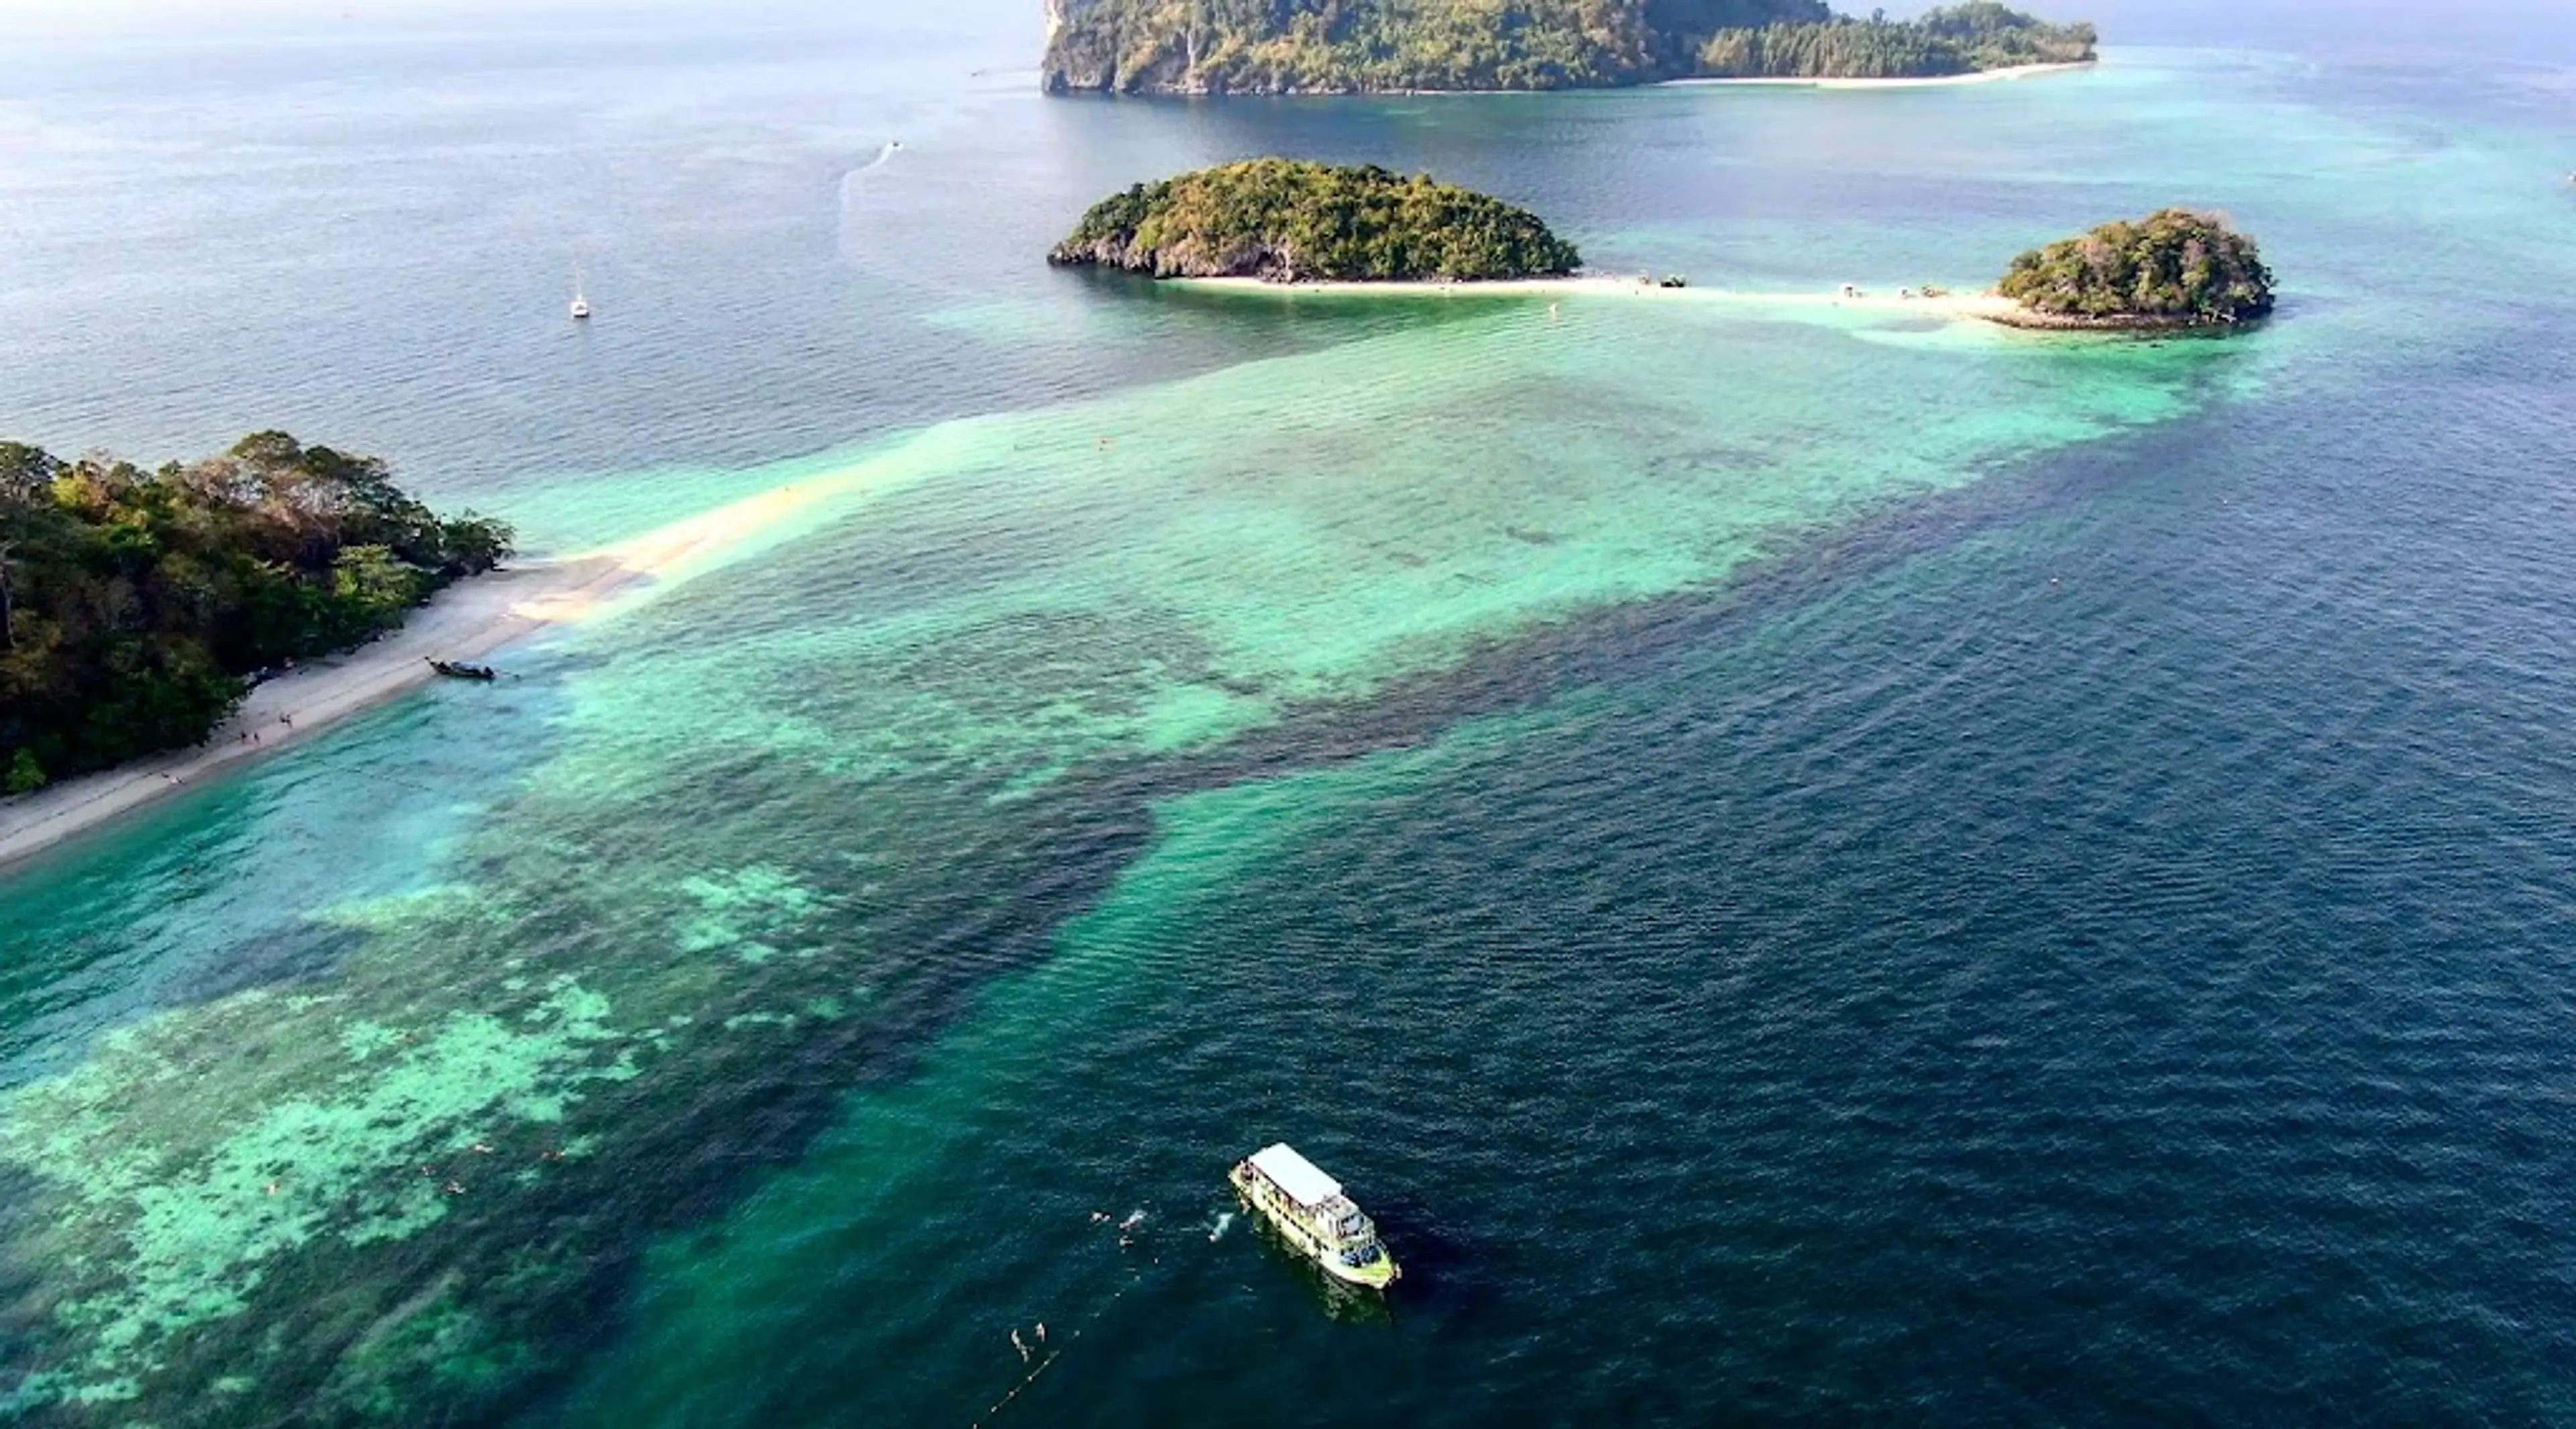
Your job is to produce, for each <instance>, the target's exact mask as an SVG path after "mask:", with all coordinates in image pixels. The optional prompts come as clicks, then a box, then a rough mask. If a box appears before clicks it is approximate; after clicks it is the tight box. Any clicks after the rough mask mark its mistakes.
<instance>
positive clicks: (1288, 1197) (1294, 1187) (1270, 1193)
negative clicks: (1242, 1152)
mask: <svg viewBox="0 0 2576 1429" xmlns="http://www.w3.org/2000/svg"><path fill="white" fill-rule="evenodd" d="M1227 1179H1228V1180H1230V1181H1232V1182H1233V1183H1234V1189H1235V1190H1236V1192H1238V1193H1239V1194H1241V1195H1242V1197H1243V1200H1244V1204H1246V1205H1248V1206H1250V1207H1252V1209H1254V1210H1256V1211H1259V1212H1260V1213H1261V1215H1262V1218H1263V1219H1265V1220H1267V1221H1269V1222H1270V1224H1271V1225H1273V1226H1275V1227H1277V1228H1278V1230H1279V1233H1280V1234H1281V1235H1283V1236H1286V1237H1287V1238H1288V1243H1289V1244H1291V1245H1293V1246H1295V1247H1297V1249H1299V1250H1300V1251H1303V1252H1304V1253H1305V1254H1306V1255H1307V1256H1308V1257H1310V1258H1311V1259H1313V1261H1314V1262H1315V1263H1316V1264H1317V1265H1320V1266H1322V1267H1324V1270H1325V1273H1327V1274H1329V1275H1331V1276H1332V1277H1333V1278H1334V1279H1336V1280H1340V1281H1344V1282H1346V1283H1348V1284H1352V1285H1360V1286H1366V1287H1367V1288H1369V1289H1371V1290H1384V1289H1385V1288H1386V1287H1388V1286H1390V1285H1393V1284H1394V1283H1395V1281H1396V1278H1397V1276H1399V1275H1400V1274H1402V1272H1401V1271H1399V1270H1398V1269H1397V1268H1396V1264H1395V1257H1394V1256H1391V1255H1389V1254H1387V1252H1386V1246H1385V1244H1384V1243H1383V1242H1381V1241H1380V1240H1379V1239H1378V1238H1377V1226H1376V1224H1375V1223H1374V1222H1372V1221H1370V1220H1369V1218H1368V1217H1367V1216H1365V1215H1363V1214H1361V1213H1360V1208H1359V1207H1358V1206H1356V1205H1353V1204H1352V1203H1351V1198H1350V1197H1348V1196H1345V1195H1343V1194H1342V1183H1341V1182H1339V1181H1336V1180H1334V1179H1333V1178H1332V1177H1330V1176H1327V1175H1325V1174H1324V1173H1323V1171H1322V1170H1321V1169H1320V1168H1319V1167H1317V1166H1316V1165H1315V1163H1314V1162H1312V1161H1309V1160H1307V1159H1306V1158H1305V1157H1303V1156H1300V1155H1298V1154H1297V1151H1296V1148H1294V1147H1292V1146H1290V1145H1289V1144H1288V1143H1286V1142H1284V1141H1283V1142H1280V1143H1278V1144H1276V1145H1273V1146H1267V1147H1264V1148H1262V1149H1261V1150H1259V1151H1256V1152H1254V1153H1253V1154H1252V1155H1251V1156H1248V1157H1246V1158H1245V1159H1243V1160H1242V1161H1239V1162H1236V1163H1235V1167H1234V1174H1233V1175H1231V1176H1229V1177H1228V1178H1227Z"/></svg>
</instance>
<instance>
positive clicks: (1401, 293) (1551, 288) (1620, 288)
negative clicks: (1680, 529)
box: [1165, 274, 2020, 321]
mask: <svg viewBox="0 0 2576 1429" xmlns="http://www.w3.org/2000/svg"><path fill="white" fill-rule="evenodd" d="M1165 281H1167V282H1172V283H1176V284H1179V285H1181V286H1183V287H1188V288H1205V289H1208V290H1210V291H1214V292H1230V293H1272V294H1277V295H1280V296H1285V297H1296V296H1300V295H1304V294H1317V295H1322V296H1333V297H1345V296H1349V297H1359V296H1365V297H1412V298H1485V297H1519V298H1549V299H1557V298H1578V297H1579V298H1631V299H1640V300H1648V301H1653V302H1661V303H1741V304H1746V305H1758V306H1763V307H1793V308H1795V307H1827V308H1851V309H1858V310H1866V311H1883V312H1889V313H1912V314H1915V315H1918V316H1921V317H1931V318H1945V319H1951V320H1958V321H1965V320H1968V319H1977V318H1982V319H1994V318H1997V317H2008V316H2010V315H2011V314H2013V313H2014V312H2016V311H2018V310H2019V308H2020V305H2019V304H2018V303H2015V302H2014V301H2013V300H2012V299H2010V298H2003V297H1998V296H1996V295H1995V294H1993V293H1962V292H1958V291H1955V290H1954V291H1951V292H1948V293H1946V294H1944V295H1943V296H1941V297H1937V298H1927V297H1924V296H1923V295H1922V294H1921V293H1920V292H1916V293H1915V295H1914V296H1913V297H1910V298H1909V297H1903V296H1900V294H1903V293H1905V292H1907V291H1908V289H1906V288H1904V287H1903V286H1902V285H1898V284H1889V285H1886V286H1884V287H1864V288H1860V289H1858V290H1857V292H1856V293H1854V294H1845V293H1843V292H1841V291H1839V290H1835V291H1828V292H1800V293H1763V292H1744V291H1740V290H1737V289H1733V288H1664V287H1658V286H1656V285H1655V284H1654V283H1652V282H1647V281H1642V280H1640V279H1637V278H1610V277H1599V276H1594V275H1590V274H1584V275H1578V276H1576V277H1571V278H1507V279H1502V280H1499V281H1496V282H1490V283H1272V282H1267V281H1264V280H1263V279H1260V278H1171V279H1166V280H1165Z"/></svg>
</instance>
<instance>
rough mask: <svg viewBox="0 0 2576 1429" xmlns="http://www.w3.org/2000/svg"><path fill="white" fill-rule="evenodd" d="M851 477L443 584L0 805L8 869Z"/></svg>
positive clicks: (668, 566)
mask: <svg viewBox="0 0 2576 1429" xmlns="http://www.w3.org/2000/svg"><path fill="white" fill-rule="evenodd" d="M849 485H850V483H848V482H847V481H834V480H831V479H825V480H820V481H814V482H808V483H804V484H800V485H796V486H785V487H780V488H777V489H775V490H772V491H767V492H763V493H761V494H760V495H758V496H753V497H750V498H747V499H745V500H742V501H737V502H734V503H732V504H730V505H727V506H722V507H719V508H717V509H715V510H713V511H710V512H707V513H705V514H703V515H700V516H695V517H691V518H689V519H687V520H685V521H679V522H675V523H673V524H671V525H669V526H665V527H662V528H660V529H659V530H655V531H651V532H648V533H646V534H645V535H642V536H638V537H636V538H634V539H633V540H629V541H624V542H620V543H618V544H617V545H614V546H610V547H607V548H605V549H602V550H599V551H595V552H588V553H584V554H581V555H576V556H567V557H565V558H563V559H560V560H552V561H534V562H529V563H527V564H524V565H519V566H513V567H511V568H510V569H508V570H503V571H496V572H494V573H492V574H490V575H486V576H480V577H477V578H475V579H473V580H470V581H466V582H463V583H461V584H459V585H457V586H454V587H451V588H450V589H448V590H445V591H442V592H440V593H439V595H438V597H437V598H436V599H435V600H432V601H431V602H430V603H429V604H428V605H426V606H424V607H422V608H421V609H419V610H417V611H414V612H413V613H412V616H411V619H409V620H408V621H406V622H404V624H403V627H402V629H400V630H398V631H395V632H393V633H391V634H388V635H386V636H385V637H384V638H383V639H381V640H378V641H376V642H375V643H373V644H370V645H366V646H362V647H360V648H359V649H357V650H353V651H350V652H349V653H347V654H345V655H336V656H332V657H329V658H327V659H322V660H316V661H314V662H312V663H311V664H308V665H305V666H303V667H301V668H298V669H297V670H295V671H294V672H292V673H290V674H287V675H285V676H282V677H280V678H278V679H274V680H270V681H268V682H266V683H264V684H262V685H260V686H259V687H258V688H257V689H255V690H253V691H251V693H250V696H249V698H248V699H246V700H244V701H243V702H242V707H241V709H240V710H239V711H237V712H236V713H235V714H234V716H233V718H232V719H230V720H229V721H227V722H225V724H224V725H223V726H222V727H220V728H218V729H217V730H216V731H215V732H214V733H213V734H212V735H211V736H209V738H208V739H207V742H206V743H205V744H203V745H200V746H198V747H197V748H194V749H187V750H180V751H177V752H175V753H172V754H167V755H162V756H160V757H157V758H154V759H147V760H141V761H138V762H136V763H133V764H129V765H125V766H122V767H120V768H117V769H112V770H108V771H106V772H104V773H99V774H92V775H87V776H85V777H82V778H78V779H71V780H66V781H64V782H63V783H60V784H57V785H54V786H52V787H51V788H48V789H44V790H42V791H40V792H38V793H35V794H31V795H27V796H25V797H23V798H18V799H12V800H7V801H0V867H5V866H6V865H8V864H11V863H14V862H17V861H19V860H21V859H24V858H27V857H29V856H31V855H34V854H37V853H41V852H43V851H44V850H46V849H49V848H52V847H54V846H55V845H57V844H59V843H62V842H63V841H64V840H66V839H70V838H73V837H76V836H78V835H80V834H82V833H85V832H87V831H88V830H90V829H94V828H96V827H98V826H99V825H101V824H104V823H106V822H108V821H109V820H112V819H115V818H118V817H120V816H121V815H124V814H126V813H129V812H131V811H133V810H135V809H139V808H142V807H144V806H145V805H147V804H150V803H153V802H154V801H156V800H159V799H163V798H166V797H168V796H170V795H171V794H174V793H176V792H178V791H179V790H182V789H185V788H188V787H189V786H191V785H193V784H196V783H197V782H199V781H200V780H204V779H206V778H209V777H211V776H214V775H217V774H219V773H220V772H222V771H224V770H226V769H228V768H230V767H232V766H235V765H238V764H242V763H244V762H246V761H249V760H252V759H257V758H260V757H261V756H263V755H267V754H271V753H274V752H275V751H277V750H278V749H281V748H283V747H285V746H287V745H289V744H292V743H294V742H296V741H298V740H301V739H306V738H310V737H311V736H312V735H314V734H315V733H317V732H319V731H321V730H324V729H328V728H330V727H331V726H332V725H334V724H337V723H339V722H340V721H342V720H345V719H347V718H349V717H350V716H352V715H356V714H360V713H363V712H365V711H367V710H370V709H373V708H375V707H376V706H378V705H381V704H383V703H385V702H386V701H388V700H391V699H393V698H395V697H397V696H399V695H402V694H404V693H406V692H408V691H411V690H414V689H417V688H419V687H420V686H422V685H425V684H427V683H429V682H430V681H431V680H434V679H437V678H439V676H438V673H437V672H436V671H435V670H433V669H431V668H430V664H429V662H430V661H431V660H433V659H438V660H479V659H482V658H483V657H485V656H488V655H490V654H491V653H493V652H494V651H496V650H499V649H501V648H502V647H504V646H506V645H508V644H510V643H511V642H512V641H515V640H520V639H523V638H525V637H527V636H529V635H532V634H535V633H536V632H538V631H540V630H544V629H546V628H548V627H550V626H556V625H563V624H567V623H576V622H580V621H585V620H591V619H595V618H597V617H599V616H600V615H602V614H605V613H607V612H609V611H611V610H614V609H617V608H619V607H620V606H622V605H623V604H625V603H627V602H628V601H630V600H632V599H635V598H639V597H641V596H642V595H644V594H645V593H647V592H648V591H650V590H652V589H654V588H656V587H658V586H662V585H664V584H667V583H669V582H671V581H675V580H679V579H684V578H686V577H687V576H688V575H690V574H692V573H694V572H696V571H697V570H700V569H703V568H704V567H706V566H708V565H710V564H713V563H715V562H716V561H718V560H721V559H723V558H724V557H727V556H729V555H733V554H736V553H738V552H739V551H740V550H741V549H742V548H744V547H745V546H746V545H748V544H749V543H750V542H751V541H752V540H753V539H754V538H757V537H760V536H763V535H767V534H770V533H772V532H774V531H776V530H778V529H779V528H780V527H781V526H782V525H783V524H784V523H785V522H786V520H787V518H789V517H791V516H793V515H795V514H797V513H799V512H801V511H803V510H804V509H805V508H807V507H809V506H811V505H813V504H814V503H816V502H817V501H820V500H822V499H823V498H824V497H826V496H828V495H830V494H832V493H833V492H835V491H838V490H842V489H845V488H847V487H848V486H849Z"/></svg>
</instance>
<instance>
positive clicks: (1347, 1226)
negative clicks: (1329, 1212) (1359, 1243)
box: [1334, 1215, 1360, 1235]
mask: <svg viewBox="0 0 2576 1429" xmlns="http://www.w3.org/2000/svg"><path fill="white" fill-rule="evenodd" d="M1334 1229H1336V1230H1338V1231H1340V1232H1341V1233H1342V1234H1344V1235H1358V1234H1359V1233H1360V1218H1359V1217H1358V1216H1356V1215H1351V1216H1344V1217H1342V1218H1341V1219H1340V1220H1339V1221H1337V1222H1335V1223H1334Z"/></svg>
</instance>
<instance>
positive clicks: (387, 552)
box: [0, 432, 515, 795]
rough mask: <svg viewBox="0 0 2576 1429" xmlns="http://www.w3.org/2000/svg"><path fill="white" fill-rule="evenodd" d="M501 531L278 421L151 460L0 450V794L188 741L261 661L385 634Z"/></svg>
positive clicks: (492, 554) (502, 550)
mask: <svg viewBox="0 0 2576 1429" xmlns="http://www.w3.org/2000/svg"><path fill="white" fill-rule="evenodd" d="M514 539H515V536H514V533H513V532H512V530H511V528H510V527H509V526H508V525H507V524H505V523H503V522H500V521H495V520H492V519H490V518H487V517H483V516H478V515H475V514H473V513H471V512H467V513H465V514H462V515H458V516H454V517H445V516H440V515H438V514H437V513H435V512H433V511H431V510H430V509H429V508H428V507H427V506H424V505H422V504H421V503H420V502H419V501H418V500H417V499H415V498H413V497H412V496H411V495H409V494H408V493H406V492H405V491H403V490H402V488H400V487H398V486H396V485H395V484H394V483H393V481H392V479H391V475H390V473H389V472H388V470H387V468H386V466H385V464H384V463H383V462H381V461H378V460H376V459H374V458H372V457H363V456H352V455H349V454H346V453H343V452H339V451H335V450H333V449H331V448H329V447H321V446H316V447H307V446H304V445H303V444H301V443H300V442H298V441H297V440H296V439H295V438H293V437H291V436H288V435H286V434H285V433H283V432H262V433H259V434H257V435H254V436H251V437H247V438H244V439H243V440H242V441H241V442H240V443H238V444H237V445H235V446H234V447H233V448H232V449H231V450H230V451H227V452H225V453H224V454H223V455H221V456H218V457H214V458H211V459H208V460H204V461H197V462H189V463H184V464H182V463H176V462H174V463H171V464H168V465H165V466H162V467H160V468H159V469H157V470H152V471H146V470H143V469H142V468H140V467H137V466H134V465H133V464H131V463H128V462H124V461H119V460H116V459H114V458H111V457H104V456H94V457H84V458H82V459H80V460H77V461H64V460H62V459H60V458H57V457H55V456H53V455H51V454H50V453H47V452H45V451H43V450H41V449H39V448H36V447H33V446H27V445H23V444H19V443H15V442H0V793H5V794H11V795H16V794H27V793H32V792H34V791H35V790H37V789H39V788H42V787H44V786H45V785H47V784H49V783H51V782H53V781H56V780H59V779H63V778H66V777H69V776H72V775H76V774H83V773H87V772H89V771H93V770H99V769H105V768H108V767H110V766H113V765H116V764H119V763H123V762H125V761H127V760H130V759H134V758H137V757H139V756H143V755H147V754H153V753H158V752H161V751H165V750H172V749H179V748H184V747H186V746H189V745H193V744H197V743H199V742H201V741H203V740H205V739H206V737H207V736H208V734H209V733H210V732H211V731H212V730H214V728H215V727H216V726H217V725H218V724H220V723H221V722H222V721H223V720H225V719H226V718H227V717H229V716H230V715H231V714H232V712H233V710H234V709H235V708H236V707H237V706H239V705H240V704H241V702H242V700H243V698H244V695H245V693H246V692H247V690H248V688H249V685H250V682H251V680H252V678H253V677H254V676H255V675H256V674H258V673H259V672H262V671H266V670H270V669H273V668H276V667H279V666H283V665H289V664H292V663H294V662H296V661H299V660H307V659H311V658H313V657H316V656H321V655H327V654H330V653H332V652H335V651H340V650H346V649H348V648H350V647H353V646H356V645H359V644H361V643H363V642H365V641H368V640H370V639H373V638H374V637H376V636H377V635H379V634H381V633H383V632H385V631H388V630H391V629H393V628H394V627H396V626H399V625H401V624H402V623H403V620H404V617H405V616H406V615H407V614H408V613H409V612H410V611H411V610H413V609H414V608H415V607H418V606H420V605H422V604H424V603H425V602H427V601H428V600H429V598H430V597H431V596H432V595H433V594H434V593H436V592H437V591H439V590H440V589H442V588H444V587H446V586H449V585H452V584H454V583H455V582H457V581H460V580H463V579H464V578H466V577H468V576H473V575H478V574H481V573H483V572H486V571H490V570H493V569H494V568H496V567H498V566H499V565H500V564H501V562H503V561H504V560H507V559H508V558H509V557H510V555H511V554H512V546H513V541H514Z"/></svg>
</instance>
